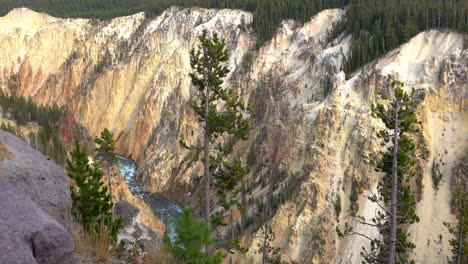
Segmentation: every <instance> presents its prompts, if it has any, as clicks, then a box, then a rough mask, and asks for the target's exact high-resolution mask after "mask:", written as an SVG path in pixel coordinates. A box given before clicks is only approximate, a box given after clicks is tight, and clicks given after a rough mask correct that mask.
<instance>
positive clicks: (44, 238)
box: [0, 178, 74, 264]
mask: <svg viewBox="0 0 468 264" xmlns="http://www.w3.org/2000/svg"><path fill="white" fill-rule="evenodd" d="M0 263H2V264H34V263H37V264H42V263H44V264H65V263H67V264H68V263H74V260H73V240H72V238H71V236H70V234H69V233H68V231H67V230H66V229H65V228H64V227H63V226H62V225H61V224H60V223H58V222H57V221H56V220H55V219H54V218H52V217H50V216H49V215H47V214H46V213H44V211H42V210H41V209H40V208H39V207H38V206H36V204H35V203H34V202H33V201H31V199H30V198H29V197H28V196H27V195H25V194H24V193H23V192H21V191H18V190H17V189H16V188H15V187H14V186H12V185H11V184H9V183H8V182H6V180H5V179H2V178H0Z"/></svg>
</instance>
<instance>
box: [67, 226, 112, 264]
mask: <svg viewBox="0 0 468 264" xmlns="http://www.w3.org/2000/svg"><path fill="white" fill-rule="evenodd" d="M73 233H74V234H73V238H74V242H75V256H76V258H77V261H78V263H81V264H85V263H86V264H88V263H107V262H108V261H109V260H111V259H112V258H113V256H112V253H113V252H112V242H111V239H110V237H111V236H110V230H109V228H107V226H106V225H105V224H103V223H101V224H99V229H98V230H96V231H92V232H86V231H85V230H84V229H83V226H82V225H80V224H76V225H75V228H74V232H73Z"/></svg>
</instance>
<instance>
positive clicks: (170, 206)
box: [117, 156, 182, 241]
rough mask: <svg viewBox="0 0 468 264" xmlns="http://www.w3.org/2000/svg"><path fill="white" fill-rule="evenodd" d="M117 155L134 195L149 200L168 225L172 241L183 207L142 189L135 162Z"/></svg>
mask: <svg viewBox="0 0 468 264" xmlns="http://www.w3.org/2000/svg"><path fill="white" fill-rule="evenodd" d="M117 157H118V158H119V169H120V171H121V172H122V174H123V176H124V178H125V181H126V182H127V185H128V188H129V189H130V191H131V192H132V194H133V195H134V196H137V197H141V198H143V199H144V200H145V201H146V202H148V204H149V205H150V207H151V209H152V210H153V212H154V214H155V215H156V216H157V217H158V218H159V219H161V220H162V221H163V222H164V224H165V225H166V232H167V233H166V234H167V235H168V236H169V238H170V239H171V240H172V241H174V239H175V236H176V235H175V224H176V220H177V218H178V217H179V216H181V215H182V208H181V207H180V206H179V205H177V204H175V203H173V202H171V201H169V200H167V199H166V198H164V197H161V196H157V195H152V194H149V193H145V192H144V191H142V190H141V188H140V187H139V186H138V184H137V183H136V179H135V177H136V171H137V166H136V164H135V162H134V161H133V160H130V159H126V158H124V157H121V156H117Z"/></svg>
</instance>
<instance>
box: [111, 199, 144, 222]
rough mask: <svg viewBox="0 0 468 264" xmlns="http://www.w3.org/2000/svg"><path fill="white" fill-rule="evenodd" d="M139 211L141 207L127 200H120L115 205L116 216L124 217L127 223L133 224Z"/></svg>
mask: <svg viewBox="0 0 468 264" xmlns="http://www.w3.org/2000/svg"><path fill="white" fill-rule="evenodd" d="M139 212H140V209H139V208H138V207H136V206H135V205H133V204H131V203H129V202H128V201H127V200H122V201H119V202H117V203H116V204H115V205H114V217H116V218H118V217H122V218H123V220H124V224H125V225H129V224H131V223H132V222H133V219H134V218H135V217H137V215H138V213H139Z"/></svg>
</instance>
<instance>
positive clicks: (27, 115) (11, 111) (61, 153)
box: [0, 91, 66, 164]
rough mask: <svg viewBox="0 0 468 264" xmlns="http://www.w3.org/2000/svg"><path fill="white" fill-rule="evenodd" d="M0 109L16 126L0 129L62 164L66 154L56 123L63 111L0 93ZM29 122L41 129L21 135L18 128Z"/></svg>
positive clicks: (2, 126)
mask: <svg viewBox="0 0 468 264" xmlns="http://www.w3.org/2000/svg"><path fill="white" fill-rule="evenodd" d="M0 107H1V109H2V110H3V112H4V113H5V114H8V115H9V116H10V117H11V119H13V120H14V121H15V122H16V124H17V126H18V127H16V128H14V127H12V126H11V125H9V124H5V123H2V124H1V126H0V129H2V130H5V131H9V132H11V133H13V134H15V135H17V136H19V137H21V138H23V139H24V140H27V141H29V142H30V143H31V145H32V146H33V147H34V148H36V149H38V150H40V151H41V152H42V153H44V154H45V155H48V156H50V157H51V158H52V159H54V160H55V161H56V162H57V163H58V164H64V162H65V157H66V152H65V148H64V146H63V145H62V143H61V142H60V136H59V127H58V122H59V120H60V119H61V118H62V117H63V114H64V109H63V108H62V107H58V106H57V105H54V106H52V107H47V106H41V105H37V104H36V103H34V102H33V101H32V99H31V98H27V99H26V98H25V97H17V96H13V95H7V94H4V93H2V92H1V91H0ZM29 122H36V123H37V124H38V125H39V126H40V127H41V128H40V129H39V131H38V132H37V134H35V133H33V132H31V133H30V134H28V135H27V137H26V136H25V135H23V134H22V133H21V131H20V129H19V126H23V125H26V124H27V123H29Z"/></svg>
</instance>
